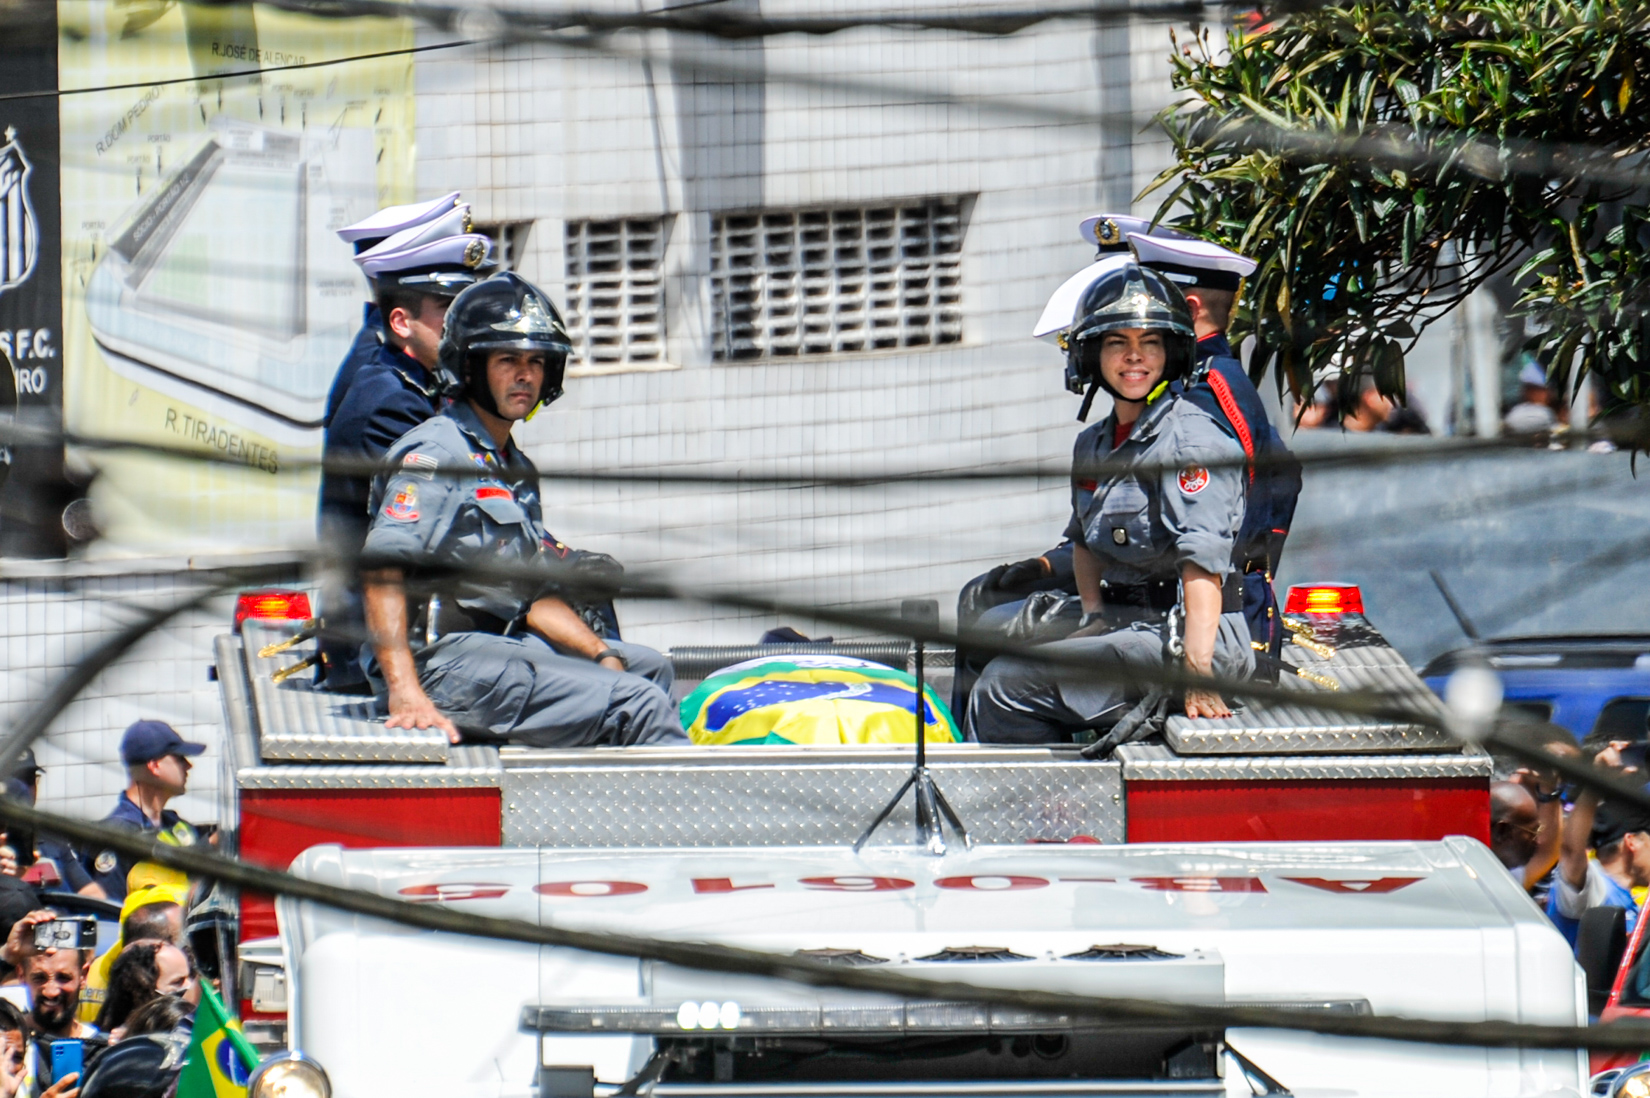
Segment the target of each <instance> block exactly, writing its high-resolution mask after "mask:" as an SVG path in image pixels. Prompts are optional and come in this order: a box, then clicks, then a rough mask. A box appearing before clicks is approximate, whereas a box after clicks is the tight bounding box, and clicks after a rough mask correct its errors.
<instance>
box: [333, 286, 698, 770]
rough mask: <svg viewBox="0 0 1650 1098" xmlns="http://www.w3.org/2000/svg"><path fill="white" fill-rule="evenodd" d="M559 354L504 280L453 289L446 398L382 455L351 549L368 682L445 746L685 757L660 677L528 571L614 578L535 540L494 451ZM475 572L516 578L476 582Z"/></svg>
mask: <svg viewBox="0 0 1650 1098" xmlns="http://www.w3.org/2000/svg"><path fill="white" fill-rule="evenodd" d="M570 350H571V345H570V344H569V343H568V339H567V332H566V329H565V328H564V326H563V325H562V321H561V317H560V316H559V315H558V314H557V313H556V309H555V306H553V305H552V304H551V303H550V300H549V298H547V297H545V295H544V294H543V292H541V291H540V290H539V289H538V287H536V286H534V285H532V284H531V283H529V282H527V281H526V280H524V279H522V278H519V277H518V276H516V275H513V274H502V275H498V276H496V277H494V278H490V279H487V280H486V281H484V282H480V283H478V284H476V285H475V286H472V287H470V288H469V289H468V290H465V291H464V292H463V293H462V294H460V295H459V296H458V299H457V300H456V301H454V302H453V306H452V309H451V310H450V311H449V312H448V315H447V325H446V331H445V334H444V335H443V337H442V341H441V366H442V368H443V369H444V370H445V371H447V372H448V373H450V374H451V375H452V376H453V377H454V378H456V379H457V381H458V385H459V388H458V391H457V393H456V395H455V399H454V401H453V403H452V404H451V405H450V406H449V407H447V408H446V409H445V410H444V411H443V412H442V413H441V414H440V415H438V416H436V417H435V418H434V419H431V420H429V421H427V422H425V423H424V424H422V425H421V426H418V427H415V428H413V429H412V430H411V431H409V432H408V433H407V434H406V435H405V436H404V437H402V438H401V439H400V441H398V442H397V443H396V444H395V445H394V446H393V447H391V448H390V451H389V453H388V455H387V458H386V461H385V466H386V470H387V471H386V472H385V473H383V474H381V475H380V476H379V477H378V478H377V479H376V480H375V481H374V482H373V495H372V508H373V519H372V528H371V530H370V532H369V533H368V535H367V540H366V545H365V547H364V550H363V560H364V561H365V562H366V563H367V564H368V565H369V567H371V568H373V570H372V571H369V572H367V573H365V575H364V579H365V593H366V618H367V626H368V631H369V634H370V636H371V638H372V651H373V655H374V657H375V658H374V660H373V662H372V663H371V664H370V665H369V667H368V672H369V674H370V675H372V676H373V677H374V678H375V679H377V680H378V681H379V682H381V683H382V687H381V688H380V693H381V694H382V695H384V696H385V699H386V701H387V705H388V709H389V714H390V717H389V721H388V722H387V723H388V725H389V727H392V728H395V727H402V728H430V727H439V728H441V729H442V730H443V731H445V732H446V733H447V736H448V738H449V739H451V740H452V741H453V742H454V743H457V742H459V740H460V734H459V730H460V729H463V730H464V732H465V733H467V734H469V735H471V736H474V737H478V738H482V739H492V740H494V741H497V740H501V739H508V740H512V741H516V742H521V743H526V744H530V745H533V746H538V747H572V746H582V745H586V744H598V743H604V744H639V743H655V744H657V743H686V742H687V737H686V736H684V735H683V733H682V726H681V723H680V720H679V719H678V717H677V715H676V708H675V706H674V705H672V704H671V701H670V698H669V696H668V694H667V691H668V689H669V686H670V681H671V674H670V667H669V664H667V663H666V662H665V660H664V659H663V658H662V657H661V656H660V655H659V654H658V653H657V652H654V651H652V650H650V649H647V648H643V647H641V646H640V645H634V644H626V643H624V642H623V641H618V640H613V639H609V638H607V637H604V636H601V635H598V634H597V633H595V632H593V631H592V630H591V629H590V627H589V626H588V625H587V624H586V621H585V619H584V618H583V617H581V615H580V613H579V612H578V610H577V608H576V603H577V594H576V593H570V592H566V591H563V590H562V589H560V588H558V587H557V586H555V585H554V584H552V583H547V582H546V580H548V579H549V578H550V576H549V574H548V572H547V573H546V574H545V575H543V576H535V575H533V574H532V571H531V570H532V568H533V566H534V565H539V566H540V567H543V566H544V565H545V564H546V563H547V562H556V563H557V564H558V565H559V566H560V567H561V569H562V570H564V571H569V572H575V573H576V572H578V571H579V570H580V567H581V566H588V569H589V572H590V573H591V574H593V575H595V576H598V577H602V578H606V579H611V578H613V577H614V575H615V574H616V572H617V571H618V569H617V565H616V563H615V562H613V561H612V559H611V558H608V557H604V556H603V555H601V554H583V553H576V552H574V551H572V550H569V549H568V548H567V547H566V546H563V545H562V544H561V543H560V542H558V541H556V540H555V539H554V538H553V537H551V536H550V534H549V533H548V532H547V531H546V530H545V528H544V522H543V516H542V512H541V509H540V506H539V484H538V472H537V470H536V469H534V467H533V464H532V462H530V461H529V460H528V459H527V457H526V456H525V455H523V454H522V452H521V451H520V450H519V449H517V448H516V446H515V444H514V443H513V442H512V441H511V439H510V430H511V428H512V427H513V426H514V425H515V423H516V422H517V421H519V420H522V419H525V418H527V417H528V416H530V415H532V414H533V413H534V412H536V411H537V410H538V409H539V407H540V406H542V405H544V404H547V403H549V402H550V401H553V400H555V399H556V398H557V397H559V396H560V395H561V393H562V384H561V383H562V376H563V369H564V367H565V365H566V360H567V354H568V352H569V351H570ZM454 470H472V471H473V475H469V476H453V475H451V474H452V472H453V471H454ZM438 473H444V474H445V475H437V474H438ZM488 565H495V566H498V567H499V568H501V569H516V570H517V571H515V572H513V573H509V574H493V575H489V574H487V572H486V571H485V569H486V566H488ZM409 591H411V593H413V594H415V595H417V596H420V597H419V598H418V605H417V606H416V607H409V599H408V594H409ZM409 632H410V633H411V634H412V635H413V636H415V637H417V638H418V639H419V641H420V642H422V643H420V645H419V647H418V649H417V650H416V651H415V650H414V647H413V644H412V643H410V642H409V639H408V638H409Z"/></svg>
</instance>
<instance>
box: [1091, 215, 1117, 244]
mask: <svg viewBox="0 0 1650 1098" xmlns="http://www.w3.org/2000/svg"><path fill="white" fill-rule="evenodd" d="M1094 239H1096V240H1098V241H1099V242H1100V243H1102V244H1106V245H1111V244H1120V243H1122V241H1123V231H1122V230H1121V229H1119V228H1118V227H1117V222H1115V221H1113V220H1112V219H1111V218H1109V217H1108V218H1106V219H1105V220H1104V221H1102V222H1100V224H1098V225H1096V226H1095V227H1094Z"/></svg>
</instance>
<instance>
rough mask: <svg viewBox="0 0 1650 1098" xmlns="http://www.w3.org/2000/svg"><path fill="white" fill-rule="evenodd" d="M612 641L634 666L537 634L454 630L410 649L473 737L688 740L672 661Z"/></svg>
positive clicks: (545, 741)
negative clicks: (560, 647) (560, 646)
mask: <svg viewBox="0 0 1650 1098" xmlns="http://www.w3.org/2000/svg"><path fill="white" fill-rule="evenodd" d="M609 646H610V647H612V648H613V649H614V650H615V651H617V652H620V653H622V654H623V655H624V658H625V663H626V664H627V665H628V666H629V668H630V670H629V671H624V672H620V671H610V670H608V669H607V668H605V667H602V666H601V665H600V664H596V663H592V662H591V661H590V660H587V659H585V658H584V657H582V656H564V655H561V654H560V653H558V652H557V651H556V650H555V649H554V648H552V647H550V645H548V644H546V643H545V642H544V641H543V640H542V639H540V638H539V637H536V636H531V635H529V636H525V637H499V636H494V635H493V634H491V633H449V634H448V635H447V636H445V637H442V638H440V639H439V640H437V641H436V642H435V643H434V644H432V645H430V646H429V647H428V648H425V649H423V650H422V651H420V652H418V653H416V654H415V656H414V660H415V662H416V663H417V665H418V681H419V682H420V683H421V684H422V685H423V687H424V692H425V693H426V694H428V695H429V696H430V700H431V701H433V702H434V703H435V705H436V708H438V709H440V710H441V711H442V712H443V713H445V714H446V715H447V716H448V717H449V718H451V720H452V722H453V723H454V724H456V725H458V727H459V728H460V729H462V730H463V731H464V732H465V733H466V734H467V735H469V736H471V737H473V738H474V739H477V740H482V741H485V740H489V739H496V740H509V741H510V742H511V743H519V744H525V745H527V746H529V747H588V746H591V745H593V744H613V745H617V746H628V745H632V744H685V743H687V742H688V738H687V736H686V735H684V734H683V732H682V722H681V718H680V717H679V716H678V714H677V710H676V705H675V703H674V702H672V701H671V700H670V685H671V682H672V681H673V680H674V674H673V672H672V671H671V667H670V663H669V661H667V660H666V659H665V658H664V657H663V656H661V655H660V654H659V653H657V652H655V651H654V650H653V649H651V648H646V647H643V646H642V645H639V644H628V643H625V642H624V641H611V642H609Z"/></svg>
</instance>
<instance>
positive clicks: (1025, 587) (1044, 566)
mask: <svg viewBox="0 0 1650 1098" xmlns="http://www.w3.org/2000/svg"><path fill="white" fill-rule="evenodd" d="M1001 567H1002V572H1001V573H1000V574H998V575H997V580H996V585H997V590H999V591H1012V592H1014V593H1016V594H1020V593H1028V592H1030V590H1031V589H1032V588H1033V587H1035V586H1036V585H1037V584H1039V583H1041V582H1042V581H1043V580H1045V579H1047V578H1048V577H1049V575H1050V574H1051V573H1052V572H1053V571H1054V569H1053V568H1052V567H1051V566H1050V565H1049V563H1048V559H1047V558H1046V557H1032V558H1031V559H1030V560H1017V561H1015V562H1014V563H1013V564H1008V565H1002V566H1001ZM992 571H993V573H996V571H997V570H996V569H992Z"/></svg>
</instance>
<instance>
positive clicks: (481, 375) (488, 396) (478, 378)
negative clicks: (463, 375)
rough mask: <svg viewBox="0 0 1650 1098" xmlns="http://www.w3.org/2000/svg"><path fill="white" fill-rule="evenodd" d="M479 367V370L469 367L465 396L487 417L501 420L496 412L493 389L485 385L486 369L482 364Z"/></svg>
mask: <svg viewBox="0 0 1650 1098" xmlns="http://www.w3.org/2000/svg"><path fill="white" fill-rule="evenodd" d="M479 365H480V369H477V368H476V367H475V366H471V367H470V370H469V374H470V376H469V384H468V385H466V386H464V390H465V395H467V396H468V397H469V398H470V399H471V400H472V401H474V402H475V405H476V407H478V408H480V409H481V410H482V411H484V412H486V413H487V414H488V415H491V416H498V418H500V419H503V418H504V416H503V415H502V414H500V412H499V410H498V401H497V400H494V399H493V387H492V386H491V385H489V384H487V367H486V365H485V364H484V363H482V364H479Z"/></svg>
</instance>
